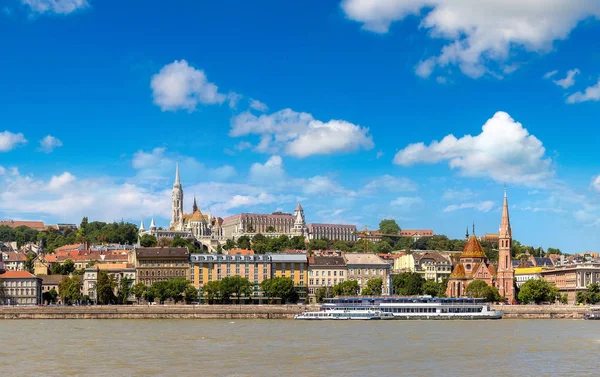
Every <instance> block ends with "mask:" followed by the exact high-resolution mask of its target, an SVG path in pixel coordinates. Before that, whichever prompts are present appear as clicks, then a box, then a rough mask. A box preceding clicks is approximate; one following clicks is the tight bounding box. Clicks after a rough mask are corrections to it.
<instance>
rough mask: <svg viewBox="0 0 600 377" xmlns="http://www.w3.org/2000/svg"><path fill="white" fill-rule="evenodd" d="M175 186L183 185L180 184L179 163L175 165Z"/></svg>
mask: <svg viewBox="0 0 600 377" xmlns="http://www.w3.org/2000/svg"><path fill="white" fill-rule="evenodd" d="M175 184H176V185H180V184H181V182H179V162H178V163H176V164H175Z"/></svg>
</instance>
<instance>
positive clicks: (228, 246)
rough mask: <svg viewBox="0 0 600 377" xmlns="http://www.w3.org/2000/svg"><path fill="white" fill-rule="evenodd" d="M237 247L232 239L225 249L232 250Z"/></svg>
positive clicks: (226, 242) (228, 240) (226, 243)
mask: <svg viewBox="0 0 600 377" xmlns="http://www.w3.org/2000/svg"><path fill="white" fill-rule="evenodd" d="M236 247H237V246H236V245H235V241H234V240H231V239H227V240H226V241H225V246H223V249H225V250H231V249H235V248H236Z"/></svg>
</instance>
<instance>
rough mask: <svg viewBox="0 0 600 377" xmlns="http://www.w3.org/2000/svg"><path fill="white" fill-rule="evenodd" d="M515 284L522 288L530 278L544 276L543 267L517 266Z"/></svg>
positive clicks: (534, 278) (536, 278)
mask: <svg viewBox="0 0 600 377" xmlns="http://www.w3.org/2000/svg"><path fill="white" fill-rule="evenodd" d="M514 270H515V284H516V285H517V288H521V286H522V285H523V284H525V283H526V282H527V281H529V280H538V279H541V278H542V271H543V270H544V268H543V267H516V268H515V269H514Z"/></svg>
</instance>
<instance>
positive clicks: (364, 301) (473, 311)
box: [321, 296, 503, 320]
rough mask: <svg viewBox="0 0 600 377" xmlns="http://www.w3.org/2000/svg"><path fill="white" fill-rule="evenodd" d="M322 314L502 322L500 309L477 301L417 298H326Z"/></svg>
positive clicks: (428, 297) (474, 299)
mask: <svg viewBox="0 0 600 377" xmlns="http://www.w3.org/2000/svg"><path fill="white" fill-rule="evenodd" d="M321 309H322V310H324V311H325V312H328V311H344V312H351V311H353V310H356V311H365V310H372V311H377V312H380V313H381V314H382V315H385V316H386V317H387V316H391V317H393V318H394V319H425V320H428V319H429V320H435V319H467V320H471V319H501V318H502V316H503V312H502V311H501V310H492V309H491V306H490V304H489V303H486V302H484V300H482V299H476V298H437V297H430V296H419V297H392V296H388V297H338V298H333V299H326V301H325V303H324V304H323V305H322V307H321Z"/></svg>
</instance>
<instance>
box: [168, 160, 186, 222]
mask: <svg viewBox="0 0 600 377" xmlns="http://www.w3.org/2000/svg"><path fill="white" fill-rule="evenodd" d="M171 229H173V230H183V188H182V187H181V182H180V181H179V164H177V165H176V168H175V183H174V184H173V195H172V202H171Z"/></svg>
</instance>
